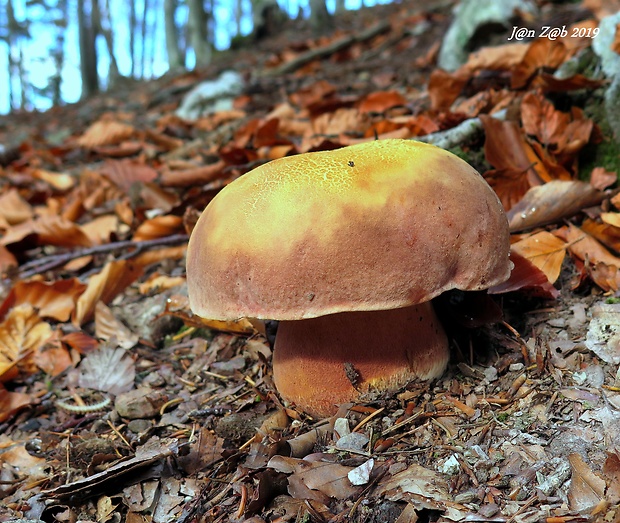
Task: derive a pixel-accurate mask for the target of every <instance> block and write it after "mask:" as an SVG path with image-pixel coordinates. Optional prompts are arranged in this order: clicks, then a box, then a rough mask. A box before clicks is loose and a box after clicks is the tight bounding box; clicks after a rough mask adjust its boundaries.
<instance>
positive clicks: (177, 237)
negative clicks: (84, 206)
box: [17, 234, 189, 279]
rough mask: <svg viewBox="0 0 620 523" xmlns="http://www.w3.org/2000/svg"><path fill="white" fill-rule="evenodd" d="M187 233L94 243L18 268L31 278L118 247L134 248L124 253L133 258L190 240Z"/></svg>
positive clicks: (20, 273) (20, 275) (124, 257)
mask: <svg viewBox="0 0 620 523" xmlns="http://www.w3.org/2000/svg"><path fill="white" fill-rule="evenodd" d="M188 238H189V237H188V235H187V234H172V235H170V236H164V237H163V238H155V239H153V240H143V241H133V240H123V241H119V242H111V243H106V244H103V245H94V246H92V247H85V248H83V249H76V250H73V251H69V252H63V253H61V254H52V255H51V256H46V257H44V258H39V259H37V260H32V261H29V262H27V263H24V264H23V265H22V266H21V267H20V268H19V269H18V273H17V274H18V277H19V278H22V279H26V278H31V277H32V276H35V275H36V274H41V273H43V272H45V271H49V270H51V269H55V268H56V267H59V266H61V265H64V264H65V263H68V262H70V261H71V260H75V259H77V258H82V257H83V256H91V255H93V254H102V253H107V252H112V251H115V250H117V249H130V248H133V249H134V250H133V251H132V252H130V253H126V254H125V255H123V259H128V258H132V257H134V256H136V255H138V254H139V253H141V252H142V251H144V250H146V249H150V248H152V247H159V246H161V245H175V244H178V243H183V242H186V241H187V240H188Z"/></svg>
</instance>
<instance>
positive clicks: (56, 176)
mask: <svg viewBox="0 0 620 523" xmlns="http://www.w3.org/2000/svg"><path fill="white" fill-rule="evenodd" d="M32 176H34V177H35V178H38V179H39V180H43V181H44V182H46V183H48V184H49V185H51V186H52V187H53V188H54V189H57V190H59V191H68V190H69V189H71V188H72V187H73V186H74V185H75V178H74V177H73V176H71V175H70V174H66V173H53V172H51V171H46V170H45V169H35V170H34V171H32Z"/></svg>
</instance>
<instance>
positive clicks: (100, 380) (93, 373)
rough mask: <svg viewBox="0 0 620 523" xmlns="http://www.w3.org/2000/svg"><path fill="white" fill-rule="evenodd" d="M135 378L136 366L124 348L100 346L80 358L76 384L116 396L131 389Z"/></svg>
mask: <svg viewBox="0 0 620 523" xmlns="http://www.w3.org/2000/svg"><path fill="white" fill-rule="evenodd" d="M135 378H136V367H135V364H134V361H133V360H132V359H131V357H129V355H128V353H127V351H126V350H124V349H115V348H112V347H101V348H100V349H99V350H96V351H94V352H91V353H90V354H88V355H87V356H86V357H85V358H84V359H83V360H82V363H81V364H80V375H79V378H78V384H79V386H80V387H83V388H86V389H93V390H100V391H103V392H106V393H109V394H113V395H114V396H118V395H119V394H121V393H123V392H127V391H129V390H131V389H133V387H134V380H135Z"/></svg>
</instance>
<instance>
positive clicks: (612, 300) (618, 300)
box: [605, 297, 620, 305]
mask: <svg viewBox="0 0 620 523" xmlns="http://www.w3.org/2000/svg"><path fill="white" fill-rule="evenodd" d="M605 303H607V304H608V305H613V304H615V303H620V298H614V297H611V298H607V299H606V300H605Z"/></svg>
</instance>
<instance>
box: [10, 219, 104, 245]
mask: <svg viewBox="0 0 620 523" xmlns="http://www.w3.org/2000/svg"><path fill="white" fill-rule="evenodd" d="M31 235H33V236H35V238H36V242H37V244H38V245H55V246H57V247H90V246H91V245H92V243H91V241H90V239H89V238H88V236H87V235H86V234H85V233H84V231H83V230H82V228H81V227H80V226H79V225H77V224H75V223H73V222H71V221H69V220H67V219H66V218H62V217H61V216H53V215H52V216H45V217H41V218H35V219H31V220H28V221H25V222H22V223H20V224H19V225H16V226H14V227H12V228H11V229H9V230H8V231H7V233H6V234H5V235H4V237H3V238H2V240H1V243H2V245H11V244H14V243H17V242H20V241H22V240H23V239H24V238H26V237H27V236H31Z"/></svg>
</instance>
